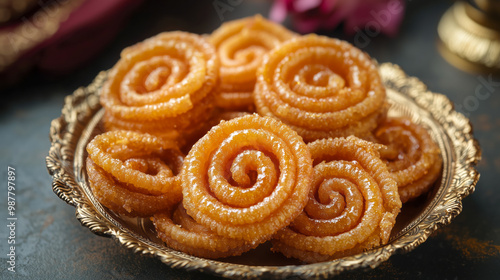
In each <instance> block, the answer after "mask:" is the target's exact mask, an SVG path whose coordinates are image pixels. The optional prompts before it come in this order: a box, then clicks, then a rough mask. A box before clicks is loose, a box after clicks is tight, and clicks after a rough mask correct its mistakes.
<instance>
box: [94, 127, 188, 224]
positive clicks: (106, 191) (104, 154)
mask: <svg viewBox="0 0 500 280" xmlns="http://www.w3.org/2000/svg"><path fill="white" fill-rule="evenodd" d="M150 137H151V136H149V135H141V134H138V133H134V132H124V131H114V132H107V133H104V134H101V135H98V136H96V137H95V138H94V139H93V140H92V141H91V142H90V143H89V144H88V146H87V147H88V148H87V150H88V152H89V156H88V157H87V161H86V170H87V175H88V181H89V186H90V189H91V190H92V192H93V193H94V195H95V197H96V198H97V200H99V202H100V203H101V204H103V205H104V206H106V207H108V208H109V209H111V210H113V211H114V212H116V213H120V214H125V215H127V216H150V215H153V214H154V213H156V212H158V211H162V210H165V209H166V208H167V207H169V205H172V204H175V203H178V202H179V201H180V200H181V197H182V191H181V186H180V179H179V177H178V176H177V174H178V173H179V172H180V170H181V168H182V164H183V160H184V155H183V154H182V153H181V152H180V151H179V150H178V149H177V148H175V147H174V146H171V145H170V144H167V143H162V141H160V140H158V139H155V138H150ZM140 139H142V140H140ZM140 141H142V143H137V142H140ZM133 142H136V143H133ZM96 162H98V163H96ZM131 177H132V179H134V180H130V178H131ZM135 179H138V180H135ZM152 182H156V183H155V184H156V185H160V184H161V188H157V189H150V186H149V184H150V183H152Z"/></svg>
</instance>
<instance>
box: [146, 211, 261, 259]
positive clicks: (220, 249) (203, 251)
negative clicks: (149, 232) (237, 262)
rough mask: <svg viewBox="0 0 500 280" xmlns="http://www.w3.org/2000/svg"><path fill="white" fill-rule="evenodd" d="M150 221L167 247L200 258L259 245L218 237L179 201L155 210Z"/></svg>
mask: <svg viewBox="0 0 500 280" xmlns="http://www.w3.org/2000/svg"><path fill="white" fill-rule="evenodd" d="M151 220H152V221H153V223H154V225H155V228H156V231H157V234H158V237H160V238H161V239H162V240H163V241H164V242H165V243H166V244H167V246H169V247H170V248H173V249H175V250H178V251H182V252H185V253H187V254H190V255H193V256H197V257H202V258H210V259H215V258H224V257H229V256H237V255H241V254H242V253H244V252H246V251H248V250H251V249H253V248H255V247H257V246H258V244H259V243H258V242H254V243H249V242H246V241H244V240H241V239H232V238H227V237H222V236H219V235H217V234H215V233H213V232H212V231H211V230H209V229H208V228H207V227H205V226H202V225H200V224H199V223H197V222H196V221H195V220H194V219H193V218H191V217H190V216H189V215H188V214H187V213H186V210H185V209H184V207H183V206H182V203H179V204H178V205H177V206H175V207H173V208H172V209H168V210H166V211H162V212H159V213H156V214H155V215H154V216H153V217H152V218H151Z"/></svg>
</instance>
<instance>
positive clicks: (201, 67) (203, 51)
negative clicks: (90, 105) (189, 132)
mask: <svg viewBox="0 0 500 280" xmlns="http://www.w3.org/2000/svg"><path fill="white" fill-rule="evenodd" d="M218 71H219V60H218V57H217V55H216V52H215V49H214V47H213V46H212V45H211V44H210V43H208V42H207V41H206V40H205V39H204V38H203V37H202V36H200V35H196V34H191V33H187V32H180V31H176V32H165V33H160V34H158V35H156V36H154V37H151V38H149V39H147V40H145V41H143V42H141V43H138V44H136V45H134V46H131V47H128V48H126V49H124V50H123V51H122V54H121V58H120V60H119V61H118V62H117V64H116V65H115V66H113V68H112V70H111V71H110V73H109V76H108V80H107V82H106V83H105V85H104V86H103V89H102V91H101V97H100V98H101V99H100V101H101V104H102V106H103V107H104V108H105V109H106V112H107V113H109V114H111V115H112V116H113V117H114V118H115V119H119V120H122V122H132V123H134V122H149V121H163V122H165V123H168V124H169V127H170V128H175V129H182V128H185V127H187V126H189V125H190V124H192V123H193V122H195V121H199V119H194V118H190V117H194V116H196V115H200V113H198V114H197V113H191V114H190V113H189V111H190V110H193V109H196V110H200V111H203V110H204V109H205V108H204V107H206V106H212V105H213V104H206V103H207V102H206V101H205V100H206V98H207V96H209V95H211V94H213V93H212V90H213V88H214V87H215V86H216V83H217V77H218ZM202 116H203V114H202Z"/></svg>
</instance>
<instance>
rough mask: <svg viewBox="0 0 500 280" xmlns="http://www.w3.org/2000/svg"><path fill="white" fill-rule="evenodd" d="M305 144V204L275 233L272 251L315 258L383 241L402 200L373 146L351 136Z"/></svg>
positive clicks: (357, 250)
mask: <svg viewBox="0 0 500 280" xmlns="http://www.w3.org/2000/svg"><path fill="white" fill-rule="evenodd" d="M308 147H309V149H310V151H311V155H312V158H313V160H314V164H315V166H314V176H313V181H312V185H313V187H312V189H311V192H310V194H309V202H308V204H307V205H306V206H305V208H304V211H303V212H302V213H301V214H300V215H299V216H298V217H297V218H296V219H295V220H294V221H293V223H292V224H291V225H290V226H289V227H287V228H285V229H283V230H280V231H279V232H278V233H277V234H276V235H275V237H274V240H273V250H275V251H280V252H282V253H283V254H284V255H285V256H287V257H294V258H298V259H300V260H303V261H305V262H318V261H326V260H331V259H335V258H339V257H343V256H346V255H351V254H355V253H360V252H362V251H363V250H367V249H370V248H373V247H375V246H378V245H381V244H385V243H387V241H388V240H389V236H390V233H391V230H392V228H393V226H394V224H395V222H396V216H397V215H398V213H399V211H400V209H401V201H400V199H399V195H398V190H397V185H396V182H395V181H394V179H393V178H392V176H391V174H390V173H389V172H388V170H387V167H386V166H385V164H384V163H383V162H382V160H381V159H380V158H379V157H378V154H377V152H376V149H375V148H376V147H375V144H373V143H370V142H367V141H363V140H360V139H358V138H356V137H354V136H350V137H348V138H336V139H331V138H330V139H323V140H317V141H314V142H312V143H309V144H308Z"/></svg>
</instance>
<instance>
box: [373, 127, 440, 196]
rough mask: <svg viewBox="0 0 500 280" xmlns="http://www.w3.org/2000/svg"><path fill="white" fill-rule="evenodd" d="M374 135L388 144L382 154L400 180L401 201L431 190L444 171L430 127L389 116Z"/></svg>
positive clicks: (397, 180) (381, 141) (390, 169)
mask: <svg viewBox="0 0 500 280" xmlns="http://www.w3.org/2000/svg"><path fill="white" fill-rule="evenodd" d="M374 136H375V138H376V140H377V141H378V142H379V143H381V144H384V145H386V148H384V149H382V150H381V156H382V159H383V160H385V161H386V163H387V166H388V167H389V171H390V172H391V173H392V174H393V176H394V179H395V180H396V182H397V183H398V187H399V195H400V196H401V201H402V202H403V203H404V202H407V201H409V200H411V199H414V198H416V197H418V196H420V195H422V194H424V193H426V192H427V191H429V189H430V188H431V187H432V184H433V183H434V182H435V181H436V180H437V178H438V177H439V175H440V173H441V165H442V163H443V160H442V159H441V156H440V155H439V148H438V146H437V145H436V144H435V143H434V141H433V140H432V138H431V136H430V135H429V133H428V132H427V130H426V129H425V128H424V127H422V126H420V125H417V124H416V123H413V122H412V121H411V120H409V119H407V118H387V119H386V120H385V121H384V122H383V123H382V124H381V125H380V126H379V127H378V128H377V129H376V131H375V132H374Z"/></svg>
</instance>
